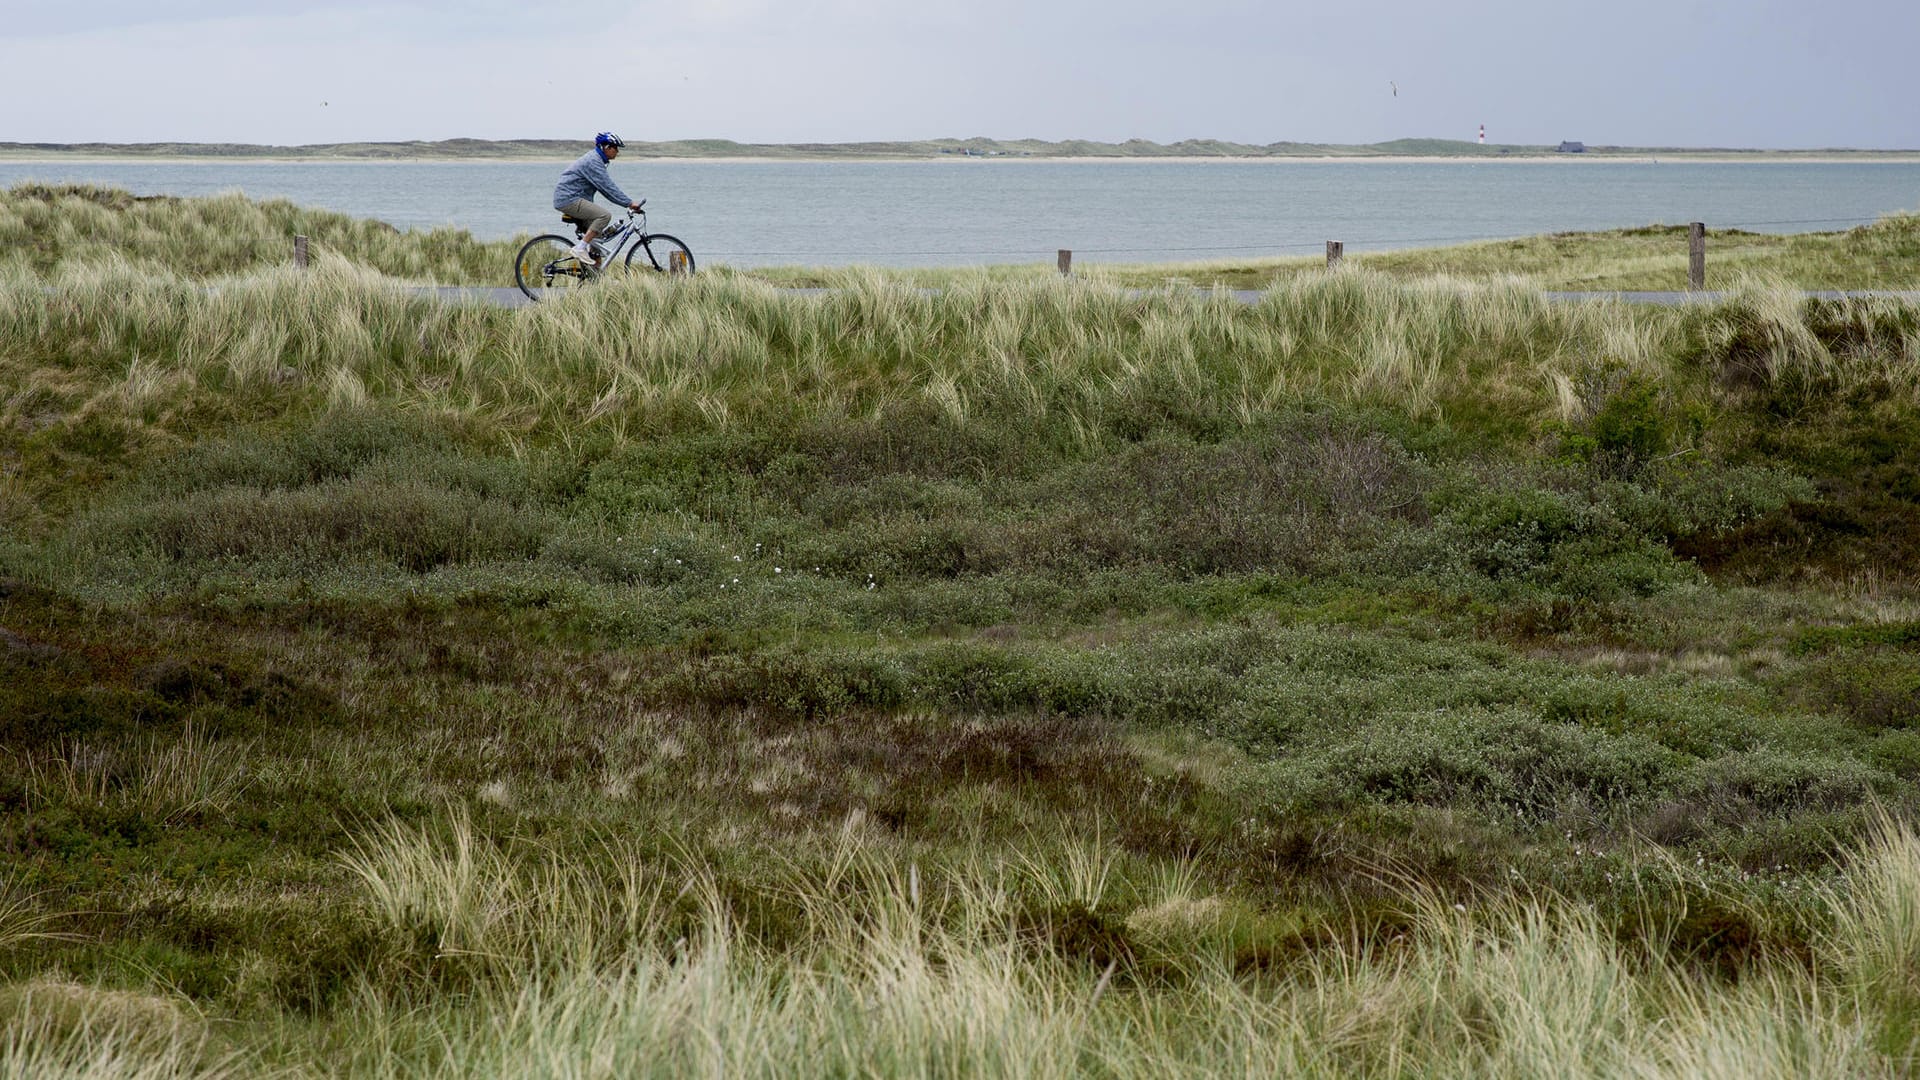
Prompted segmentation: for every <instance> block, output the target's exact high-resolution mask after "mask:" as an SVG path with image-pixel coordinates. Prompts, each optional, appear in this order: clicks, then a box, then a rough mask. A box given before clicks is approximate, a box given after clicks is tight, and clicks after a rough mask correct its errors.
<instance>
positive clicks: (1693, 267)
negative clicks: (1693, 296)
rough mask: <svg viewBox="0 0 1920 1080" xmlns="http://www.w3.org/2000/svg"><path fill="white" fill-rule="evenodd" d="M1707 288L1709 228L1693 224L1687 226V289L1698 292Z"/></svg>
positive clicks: (1700, 223) (1698, 223) (1701, 224)
mask: <svg viewBox="0 0 1920 1080" xmlns="http://www.w3.org/2000/svg"><path fill="white" fill-rule="evenodd" d="M1706 287H1707V226H1706V224H1705V223H1704V222H1699V221H1696V222H1693V223H1692V224H1690V225H1688V226H1687V288H1688V289H1689V290H1692V291H1694V292H1698V291H1700V290H1702V289H1705V288H1706Z"/></svg>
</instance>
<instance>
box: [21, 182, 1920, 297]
mask: <svg viewBox="0 0 1920 1080" xmlns="http://www.w3.org/2000/svg"><path fill="white" fill-rule="evenodd" d="M295 235H301V236H307V237H309V238H311V240H312V243H313V258H314V259H315V260H317V261H319V262H326V261H329V260H339V261H342V262H345V263H349V264H352V265H357V266H361V267H365V268H368V269H372V270H374V271H377V272H378V273H380V274H383V275H386V276H390V277H398V278H403V279H405V280H408V281H412V282H416V283H418V282H434V283H439V284H444V285H480V286H496V287H502V288H505V287H510V286H511V285H512V284H513V281H512V277H513V274H512V265H513V255H514V252H515V251H516V250H517V249H518V247H519V245H520V243H521V241H522V240H523V239H524V237H513V238H510V239H507V240H497V241H488V242H481V241H478V240H475V239H474V238H473V236H472V235H471V234H469V233H467V232H465V231H464V230H460V229H452V228H435V229H431V230H425V231H422V230H410V231H408V232H406V233H400V232H398V231H397V230H395V229H393V228H392V227H391V226H388V225H386V224H384V223H381V222H377V221H370V220H365V219H355V218H352V217H349V216H347V215H344V214H338V213H332V212H329V211H321V210H312V209H308V208H304V207H299V206H295V205H294V204H292V203H290V202H287V201H285V200H267V201H263V202H254V201H252V200H249V199H247V198H245V197H244V196H242V195H240V194H238V193H233V194H229V195H222V196H218V197H214V198H202V199H181V198H177V197H172V196H134V195H130V194H128V193H127V192H124V191H119V190H115V189H111V188H95V187H87V186H74V185H47V184H21V185H18V186H16V187H14V188H11V189H9V190H7V191H5V192H0V267H5V266H7V265H9V264H14V265H19V266H21V267H23V268H25V269H26V270H28V271H29V272H31V273H34V274H46V273H49V272H52V271H53V270H54V269H56V268H61V267H68V266H72V265H75V264H79V265H94V264H99V263H102V262H112V261H114V260H127V261H131V262H133V263H135V264H136V265H138V266H140V267H142V268H146V269H155V270H164V271H168V272H171V273H174V274H179V275H183V276H186V277H192V278H201V279H206V278H221V277H230V276H235V275H244V274H251V273H256V272H260V271H264V270H270V269H274V268H279V267H284V266H286V265H288V264H289V263H290V262H291V260H292V251H293V246H292V244H293V237H294V236H295ZM1687 258H1688V256H1687V239H1686V228H1685V226H1679V225H1673V226H1665V225H1649V226H1646V227H1643V228H1635V229H1618V230H1614V231H1611V232H1601V233H1556V234H1553V235H1551V236H1537V237H1523V238H1519V239H1514V240H1496V241H1486V242H1481V243H1472V244H1460V245H1456V246H1452V247H1446V248H1428V249H1418V250H1409V251H1393V252H1372V253H1360V252H1355V253H1352V254H1349V255H1348V256H1347V257H1346V261H1347V263H1348V264H1349V265H1350V266H1353V267H1357V268H1362V269H1366V270H1372V271H1377V272H1379V273H1381V274H1385V275H1388V276H1391V277H1395V278H1401V279H1407V280H1420V279H1425V278H1428V277H1433V276H1436V275H1446V276H1451V277H1456V278H1463V279H1469V280H1474V281H1483V282H1498V281H1502V280H1507V279H1512V278H1521V279H1524V280H1525V281H1527V283H1528V284H1530V285H1532V286H1534V287H1536V288H1542V289H1558V290H1588V291H1609V290H1678V289H1684V288H1685V287H1686V285H1687ZM702 266H703V272H707V273H712V272H715V271H718V272H722V273H725V272H729V271H727V269H726V268H725V267H714V266H712V265H710V264H708V263H706V262H705V261H703V264H702ZM1324 266H1325V261H1324V260H1323V259H1320V258H1317V257H1315V258H1291V257H1282V258H1254V259H1233V260H1228V259H1223V260H1209V261H1201V262H1189V263H1169V264H1149V265H1129V264H1102V263H1098V262H1093V263H1089V262H1087V261H1086V260H1085V259H1082V260H1081V261H1080V262H1079V263H1077V264H1076V267H1077V269H1076V271H1075V272H1076V273H1077V274H1079V275H1080V276H1081V277H1083V278H1090V279H1092V280H1095V281H1098V282H1103V283H1107V284H1115V285H1124V286H1132V287H1136V288H1157V287H1160V286H1163V285H1175V286H1182V287H1184V286H1195V285H1197V286H1200V287H1203V288H1204V287H1210V286H1216V285H1220V286H1226V287H1229V288H1236V289H1263V288H1266V287H1267V286H1268V285H1270V284H1273V283H1275V282H1278V281H1286V280H1291V279H1293V278H1297V277H1302V276H1315V275H1317V274H1319V273H1320V272H1322V271H1323V269H1324ZM739 273H742V274H744V275H746V276H748V277H751V278H753V279H755V280H762V281H767V282H771V283H773V284H776V285H786V286H795V285H800V286H817V285H825V284H829V283H832V282H835V281H837V280H838V279H839V275H836V274H833V273H831V272H826V271H822V270H821V269H819V268H816V267H768V268H755V269H753V270H751V271H739ZM1052 273H1053V269H1052V267H1050V266H1039V265H1020V266H999V267H991V268H982V269H967V270H954V269H945V268H923V269H911V270H908V269H900V270H890V271H888V272H887V275H888V277H889V278H890V279H891V280H895V281H898V282H902V283H907V284H913V285H921V286H945V285H948V284H951V283H953V282H955V281H966V280H973V279H977V278H980V277H982V276H985V277H989V278H995V279H1014V280H1039V279H1044V278H1046V277H1048V276H1050V275H1051V274H1052ZM1754 280H1760V281H1770V282H1776V283H1791V284H1793V285H1795V286H1797V287H1799V288H1803V289H1908V290H1911V289H1916V288H1920V216H1916V215H1914V214H1895V215H1890V216H1888V217H1886V218H1884V219H1882V220H1880V221H1878V222H1875V223H1874V224H1872V225H1867V226H1862V227H1860V228H1855V229H1849V230H1845V231H1841V232H1815V233H1799V234H1792V235H1772V234H1764V233H1752V232H1743V231H1740V230H1728V229H1717V228H1716V229H1714V230H1712V232H1711V233H1710V240H1709V258H1708V263H1707V285H1708V287H1709V288H1712V289H1716V290H1726V289H1735V288H1740V287H1744V286H1745V285H1746V284H1748V283H1749V282H1751V281H1754Z"/></svg>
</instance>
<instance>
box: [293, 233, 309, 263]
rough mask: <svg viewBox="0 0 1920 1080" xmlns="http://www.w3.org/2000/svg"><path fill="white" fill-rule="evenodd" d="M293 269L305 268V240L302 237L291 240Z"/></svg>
mask: <svg viewBox="0 0 1920 1080" xmlns="http://www.w3.org/2000/svg"><path fill="white" fill-rule="evenodd" d="M293 268H294V269H295V270H305V269H306V268H307V238H306V237H304V236H296V237H294V238H293Z"/></svg>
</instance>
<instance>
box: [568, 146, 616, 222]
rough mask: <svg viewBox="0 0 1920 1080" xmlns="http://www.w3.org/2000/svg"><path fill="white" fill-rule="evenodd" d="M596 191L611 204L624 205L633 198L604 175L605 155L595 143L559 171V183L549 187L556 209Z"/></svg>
mask: <svg viewBox="0 0 1920 1080" xmlns="http://www.w3.org/2000/svg"><path fill="white" fill-rule="evenodd" d="M596 191H598V192H599V193H600V194H602V195H605V196H606V197H607V198H608V200H610V201H611V202H612V203H613V204H614V205H615V206H625V205H627V204H628V203H630V202H632V201H633V200H632V199H629V198H627V193H626V192H624V191H621V190H620V185H619V184H616V183H614V182H613V177H612V176H610V175H608V173H607V159H606V158H603V157H601V156H600V151H599V149H598V148H597V147H596V148H595V149H592V150H589V151H587V152H586V153H584V154H581V155H580V160H578V161H576V162H574V163H573V164H571V165H569V166H567V171H566V172H563V173H561V174H560V183H559V184H557V185H555V186H554V189H553V208H554V209H555V210H558V209H560V208H561V207H563V206H565V205H567V204H568V203H570V202H572V201H573V200H575V199H591V198H593V193H594V192H596Z"/></svg>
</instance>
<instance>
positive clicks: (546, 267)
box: [513, 233, 600, 303]
mask: <svg viewBox="0 0 1920 1080" xmlns="http://www.w3.org/2000/svg"><path fill="white" fill-rule="evenodd" d="M599 273H600V272H599V271H598V270H595V269H594V268H593V267H591V266H587V265H585V264H583V263H581V261H580V260H579V259H576V258H574V256H573V241H571V240H569V239H567V238H566V237H564V236H554V235H552V234H551V233H549V234H548V235H546V236H536V237H534V238H533V239H531V240H529V241H527V242H526V244H525V245H524V246H522V247H521V248H520V254H519V256H518V257H516V258H515V259H514V261H513V283H514V284H515V285H518V286H520V291H521V292H523V293H526V294H527V299H529V300H533V301H535V302H536V303H537V302H539V301H541V300H545V299H548V298H550V297H553V296H557V295H559V294H561V293H567V292H572V291H573V290H575V289H580V288H584V287H586V286H587V285H590V284H592V283H593V279H594V278H595V277H597V276H599Z"/></svg>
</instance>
